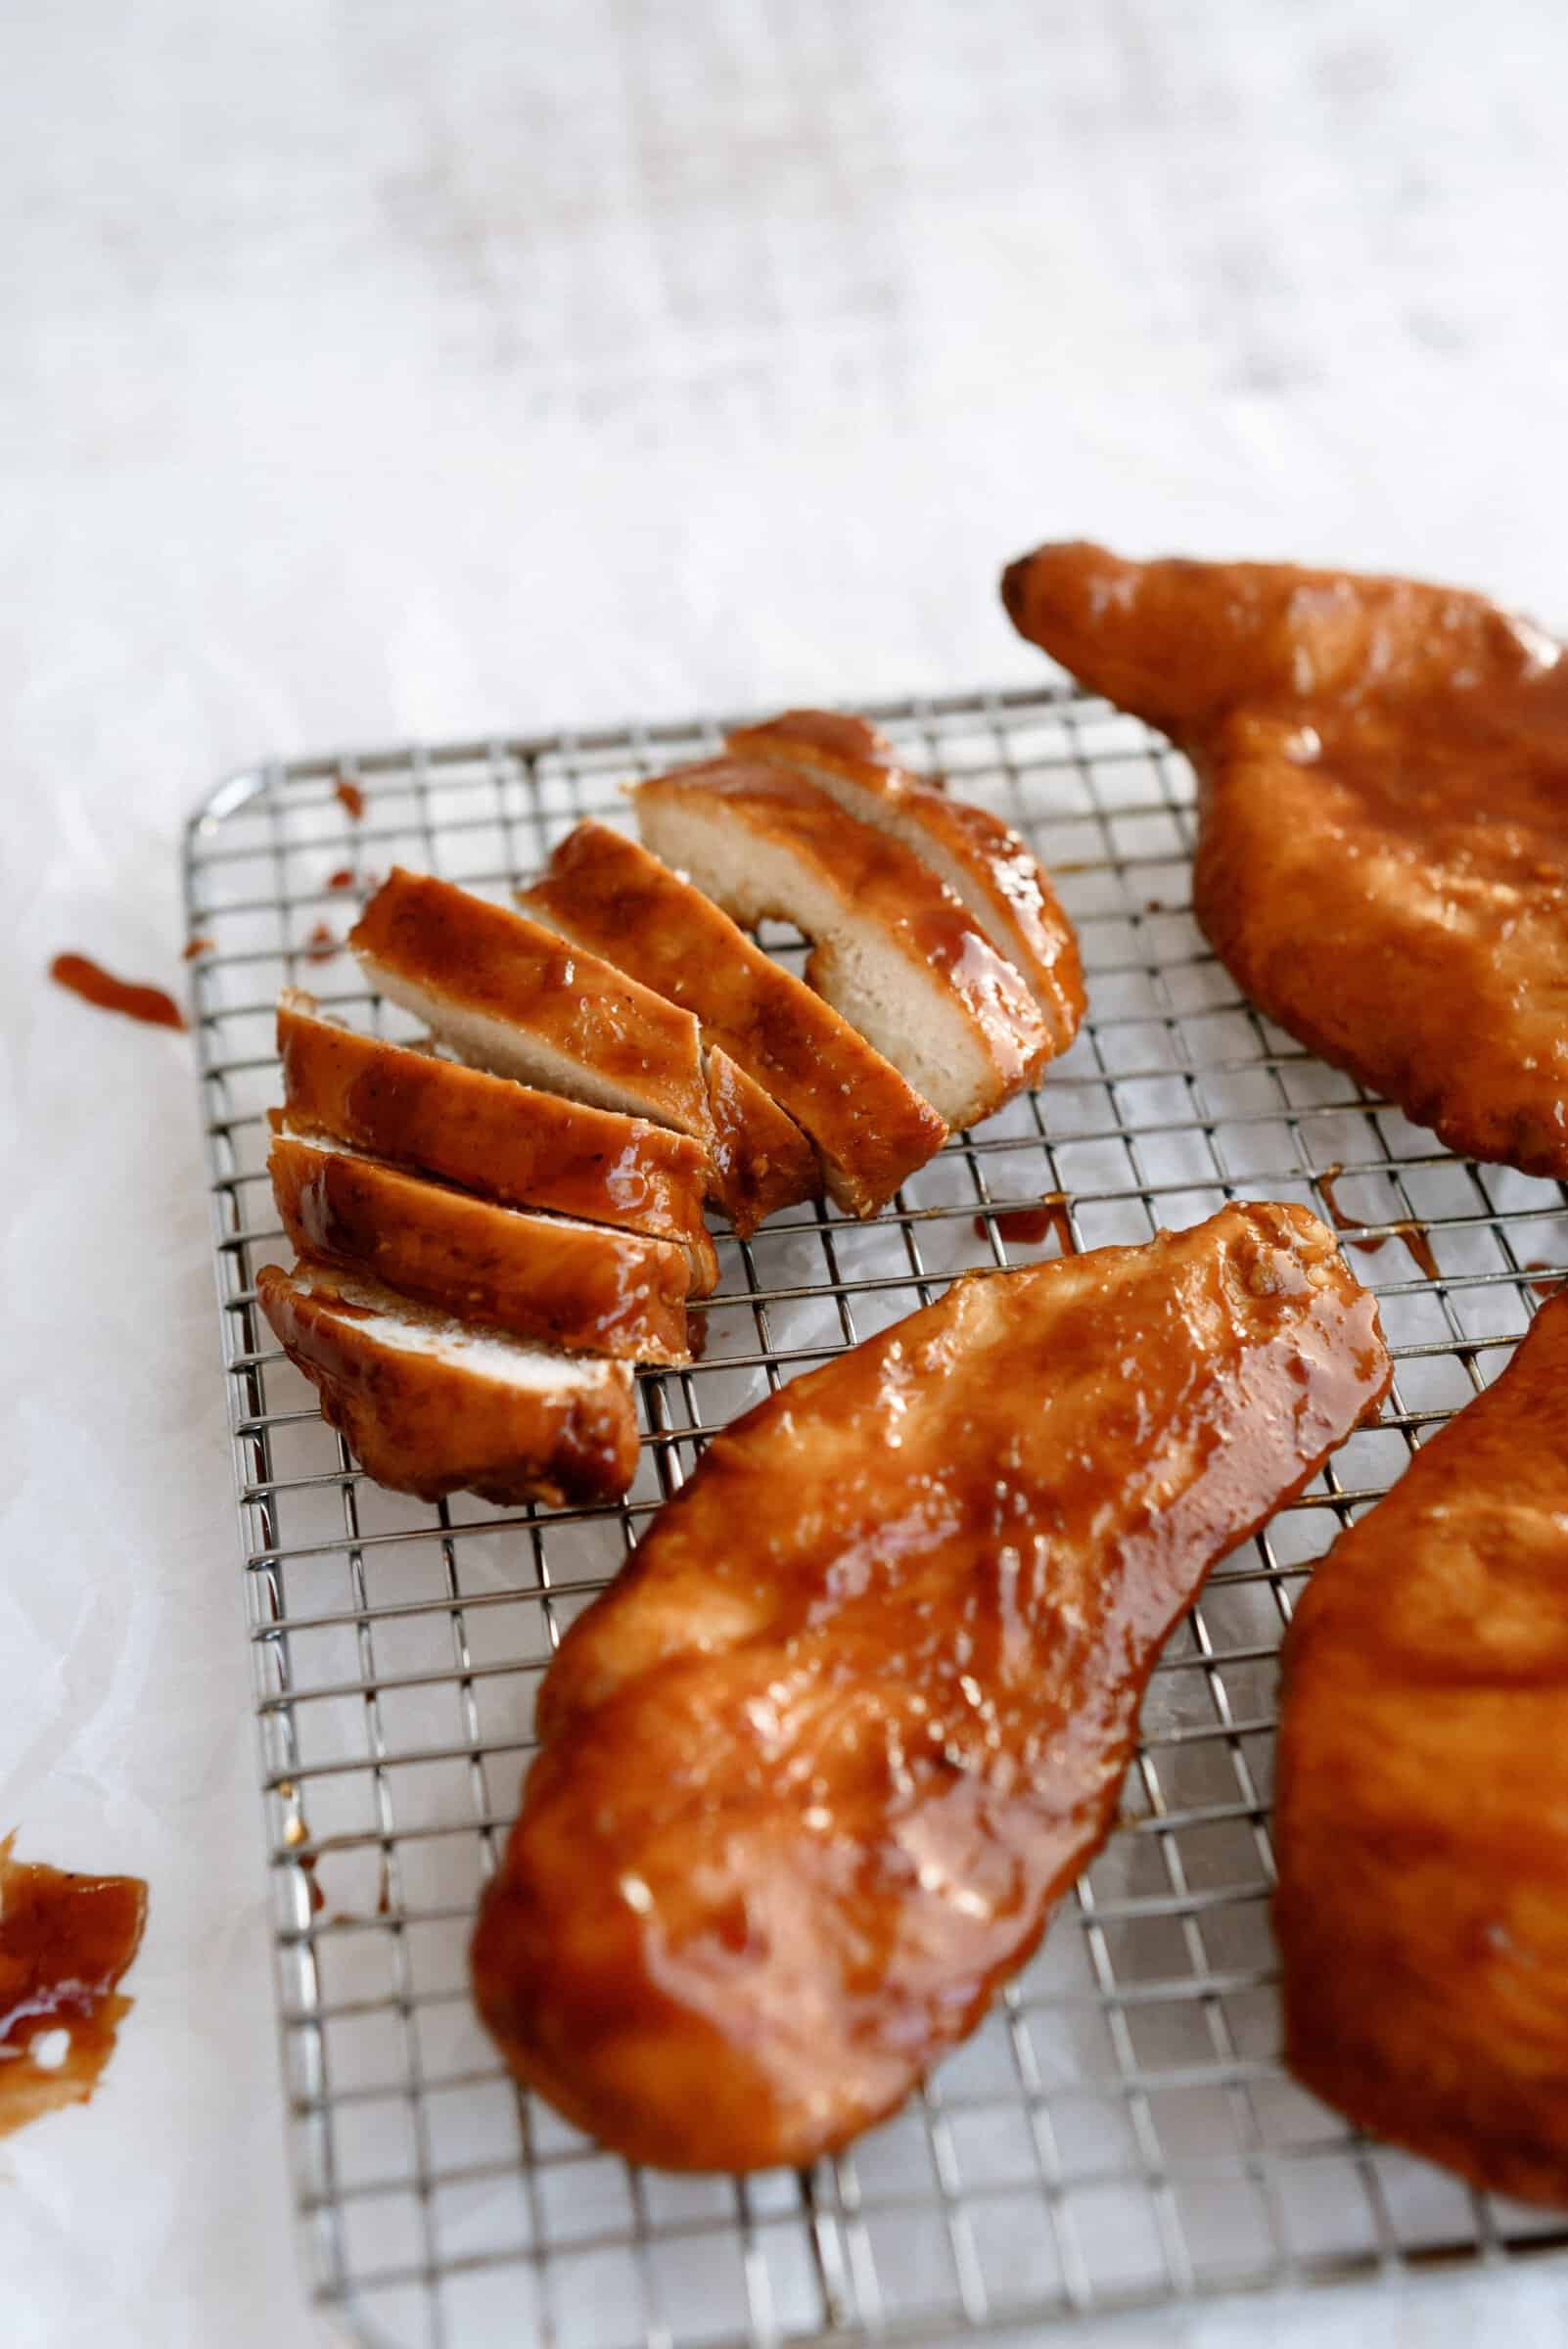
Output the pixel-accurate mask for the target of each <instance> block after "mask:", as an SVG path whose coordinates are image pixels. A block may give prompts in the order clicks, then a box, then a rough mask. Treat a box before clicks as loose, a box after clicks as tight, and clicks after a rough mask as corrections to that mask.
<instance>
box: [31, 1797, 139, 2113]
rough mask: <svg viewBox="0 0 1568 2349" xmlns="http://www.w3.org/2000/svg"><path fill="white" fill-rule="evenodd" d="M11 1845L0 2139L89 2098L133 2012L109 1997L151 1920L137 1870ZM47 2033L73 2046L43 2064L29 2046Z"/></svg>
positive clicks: (125, 2003)
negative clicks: (47, 1856) (86, 1869)
mask: <svg viewBox="0 0 1568 2349" xmlns="http://www.w3.org/2000/svg"><path fill="white" fill-rule="evenodd" d="M14 1841H15V1838H14V1837H13V1836H10V1835H7V1836H6V1837H4V1839H3V1840H0V2137H7V2136H9V2135H10V2133H11V2131H12V2130H13V2129H21V2128H23V2126H24V2125H25V2123H26V2122H28V2121H35V2120H38V2119H39V2118H40V2117H41V2116H42V2115H43V2114H44V2113H46V2112H54V2111H56V2110H57V2109H58V2108H59V2107H60V2106H61V2105H63V2104H81V2103H85V2102H86V2100H87V2098H88V2097H89V2096H91V2095H92V2093H93V2088H94V2086H95V2084H96V2082H97V2080H98V2076H99V2074H100V2073H101V2072H102V2070H103V2068H104V2066H105V2064H106V2063H107V2062H108V2061H109V2058H110V2056H111V2054H112V2053H113V2051H114V2046H115V2032H116V2031H117V2030H118V2028H119V2024H120V2022H121V2020H122V2018H123V2017H124V2016H125V2015H126V2014H127V2013H128V2012H129V2010H130V2005H131V2002H130V2000H129V1999H121V1998H117V1997H116V1996H115V1991H116V1989H117V1987H118V1984H119V1980H120V1976H121V1975H122V1974H123V1973H124V1972H125V1970H126V1968H127V1967H128V1966H129V1964H130V1962H131V1960H132V1958H133V1957H135V1955H136V1952H137V1949H138V1947H139V1945H140V1943H141V1938H142V1927H143V1925H144V1924H145V1923H146V1921H147V1886H146V1885H145V1884H144V1883H143V1882H142V1880H141V1878H140V1877H139V1876H78V1875H72V1874H70V1873H69V1872H68V1871H67V1870H66V1869H64V1868H58V1867H49V1866H46V1865H44V1864H43V1863H42V1862H41V1861H27V1862H23V1861H19V1860H13V1859H12V1857H11V1847H12V1844H13V1842H14ZM53 2031H65V2032H66V2033H68V2035H69V2042H70V2044H69V2048H68V2049H67V2050H66V2054H65V2059H64V2061H62V2062H61V2063H58V2064H54V2065H45V2064H42V2063H40V2062H39V2061H38V2060H37V2059H36V2057H35V2055H34V2052H33V2043H34V2041H35V2040H39V2039H42V2038H43V2037H44V2036H45V2035H46V2034H47V2033H49V2032H53Z"/></svg>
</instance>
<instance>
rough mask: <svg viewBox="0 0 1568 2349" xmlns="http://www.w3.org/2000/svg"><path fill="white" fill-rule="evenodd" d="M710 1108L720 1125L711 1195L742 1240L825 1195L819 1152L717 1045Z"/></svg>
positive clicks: (710, 1063) (710, 1058)
mask: <svg viewBox="0 0 1568 2349" xmlns="http://www.w3.org/2000/svg"><path fill="white" fill-rule="evenodd" d="M707 1062H708V1108H709V1113H710V1115H711V1116H712V1118H713V1121H714V1142H713V1174H712V1178H711V1181H710V1186H709V1196H710V1198H711V1199H712V1200H713V1202H714V1205H715V1207H719V1208H722V1210H723V1212H724V1214H725V1215H726V1216H727V1217H728V1218H729V1221H730V1223H731V1225H732V1227H733V1228H734V1230H735V1232H736V1234H737V1236H738V1237H739V1238H741V1239H743V1240H744V1239H749V1238H750V1236H751V1234H752V1233H753V1232H754V1231H755V1230H756V1229H757V1226H758V1225H759V1223H763V1222H765V1221H766V1220H767V1218H768V1217H769V1216H776V1215H778V1214H779V1213H780V1212H781V1210H782V1209H784V1208H786V1207H799V1206H801V1205H802V1203H803V1202H804V1201H806V1200H807V1199H820V1198H821V1196H822V1170H821V1167H820V1166H819V1165H818V1164H817V1157H816V1153H815V1151H814V1150H813V1149H812V1148H811V1145H810V1143H809V1142H808V1141H807V1138H806V1136H805V1134H804V1133H803V1132H802V1131H801V1129H800V1128H799V1126H797V1125H796V1123H795V1120H794V1119H793V1118H792V1117H789V1116H787V1115H786V1113H785V1112H784V1111H783V1110H782V1109H780V1107H779V1105H778V1103H777V1102H776V1101H775V1100H774V1098H773V1096H772V1094H771V1093H767V1092H764V1091H763V1090H762V1087H761V1085H760V1084H759V1083H758V1082H757V1081H756V1079H755V1078H754V1077H748V1076H747V1074H746V1071H745V1070H744V1069H743V1068H740V1067H738V1066H737V1064H736V1063H735V1062H734V1061H733V1060H731V1059H730V1057H729V1054H728V1053H727V1052H723V1051H720V1050H719V1048H718V1046H717V1045H716V1044H715V1046H714V1048H713V1050H712V1051H711V1052H710V1053H708V1055H707Z"/></svg>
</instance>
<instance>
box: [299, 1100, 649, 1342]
mask: <svg viewBox="0 0 1568 2349" xmlns="http://www.w3.org/2000/svg"><path fill="white" fill-rule="evenodd" d="M267 1171H268V1173H269V1174H271V1176H272V1191H273V1196H274V1198H275V1199H276V1200H277V1203H278V1213H279V1215H280V1216H281V1217H282V1219H283V1227H284V1229H285V1231H287V1233H288V1235H289V1238H290V1240H291V1241H292V1242H293V1244H294V1247H295V1250H296V1252H297V1254H299V1255H300V1256H309V1257H313V1258H317V1259H319V1260H321V1261H322V1262H324V1263H327V1264H333V1265H337V1266H340V1267H343V1268H344V1269H346V1270H347V1271H350V1272H359V1273H363V1274H365V1275H367V1276H368V1277H370V1278H372V1279H375V1280H380V1281H384V1282H385V1283H386V1285H387V1286H388V1288H392V1289H397V1290H399V1291H400V1292H401V1293H402V1294H403V1295H404V1296H408V1297H413V1298H417V1299H418V1301H419V1302H420V1303H421V1304H422V1305H428V1306H433V1307H435V1308H437V1309H438V1311H440V1312H443V1313H455V1314H460V1315H461V1316H462V1317H463V1318H464V1319H465V1320H468V1321H471V1322H472V1323H473V1324H474V1325H475V1326H476V1327H477V1328H481V1329H501V1330H505V1331H507V1332H508V1334H509V1335H510V1336H512V1337H515V1338H524V1339H527V1340H529V1341H530V1343H532V1344H534V1345H539V1346H548V1347H558V1348H560V1349H561V1350H562V1351H564V1352H566V1353H568V1354H608V1355H615V1356H617V1357H621V1358H624V1359H626V1360H629V1361H639V1362H685V1361H689V1360H690V1359H691V1354H690V1342H689V1339H688V1335H687V1328H686V1297H687V1284H688V1282H689V1280H690V1277H691V1275H690V1268H689V1267H688V1264H687V1260H686V1255H685V1251H684V1250H683V1249H680V1248H677V1247H675V1246H674V1245H673V1243H672V1242H670V1241H669V1240H650V1239H646V1238H645V1237H644V1236H643V1235H642V1233H640V1232H633V1231H612V1230H610V1229H609V1228H608V1227H607V1226H606V1225H604V1224H602V1223H577V1222H573V1221H569V1220H568V1219H567V1218H566V1217H564V1216H532V1215H526V1214H524V1213H522V1212H521V1211H520V1210H519V1209H517V1208H511V1207H492V1206H491V1205H490V1204H489V1202H488V1201H487V1200H484V1199H476V1198H474V1197H472V1196H471V1194H470V1193H468V1192H467V1191H458V1190H453V1189H451V1188H449V1187H448V1185H446V1184H445V1183H438V1182H427V1181H424V1180H422V1179H421V1178H420V1177H419V1176H418V1175H415V1174H404V1173H403V1172H402V1171H401V1169H399V1168H397V1167H391V1166H388V1165H387V1164H386V1163H385V1161H383V1160H381V1159H377V1158H362V1157H360V1156H359V1155H358V1154H357V1153H356V1152H354V1151H351V1150H346V1149H345V1148H343V1147H342V1145H341V1144H339V1143H336V1142H326V1141H305V1140H303V1139H301V1138H300V1137H298V1136H296V1135H293V1134H288V1133H278V1134H275V1135H274V1138H273V1143H272V1148H271V1151H270V1152H269V1154H268V1157H267Z"/></svg>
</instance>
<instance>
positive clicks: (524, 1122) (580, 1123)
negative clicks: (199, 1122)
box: [277, 988, 718, 1296]
mask: <svg viewBox="0 0 1568 2349" xmlns="http://www.w3.org/2000/svg"><path fill="white" fill-rule="evenodd" d="M277 1033H278V1057H279V1059H280V1060H281V1061H282V1063H283V1087H284V1104H285V1112H286V1128H287V1130H289V1131H291V1132H296V1133H304V1134H310V1133H322V1134H329V1135H331V1136H332V1137H333V1138H334V1139H336V1140H338V1141H340V1142H348V1143H351V1144H352V1145H353V1146H354V1147H355V1148H356V1149H360V1150H368V1151H370V1152H371V1153H373V1154H374V1155H375V1156H376V1157H378V1158H384V1159H391V1160H392V1161H394V1162H395V1163H396V1164H397V1165H399V1166H407V1167H416V1168H418V1169H420V1170H421V1171H422V1172H423V1173H425V1174H438V1175H440V1176H442V1177H443V1178H444V1179H445V1180H446V1181H448V1182H455V1183H458V1184H460V1185H461V1186H462V1188H463V1189H464V1190H470V1191H475V1192H477V1193H479V1195H480V1196H481V1197H482V1198H488V1199H495V1200H499V1201H500V1202H501V1204H502V1205H503V1206H507V1207H532V1208H545V1209H548V1210H549V1211H551V1212H552V1213H553V1214H556V1215H563V1216H574V1217H577V1218H580V1219H581V1220H582V1221H586V1222H590V1223H608V1224H614V1225H615V1226H617V1227H618V1228H619V1229H621V1230H623V1231H640V1232H642V1233H644V1234H645V1235H646V1236H647V1237H649V1238H650V1239H662V1240H674V1241H676V1242H678V1244H679V1245H680V1246H681V1247H682V1248H684V1249H685V1251H686V1255H687V1260H688V1263H689V1265H690V1267H691V1284H692V1293H693V1295H694V1296H704V1295H706V1294H707V1293H708V1292H709V1291H710V1290H711V1289H712V1288H713V1287H714V1285H715V1282H716V1280H717V1278H718V1260H717V1257H716V1256H715V1251H714V1243H713V1240H712V1238H711V1236H710V1234H709V1231H708V1227H707V1225H706V1223H705V1222H704V1221H703V1193H704V1189H705V1186H706V1184H707V1181H708V1177H709V1160H708V1155H707V1153H706V1152H705V1150H704V1149H703V1146H702V1144H701V1143H700V1142H697V1141H694V1140H693V1139H692V1137H691V1136H690V1135H689V1134H684V1133H674V1132H672V1131H671V1130H670V1129H669V1127H667V1126H654V1125H651V1124H650V1123H649V1122H648V1120H647V1119H646V1118H626V1117H623V1116H621V1115H619V1114H618V1113H617V1112H616V1111H614V1110H608V1109H594V1108H591V1107H589V1106H587V1105H586V1104H585V1103H583V1102H580V1101H567V1100H564V1099H563V1098H562V1097H561V1095H560V1094H559V1093H543V1092H539V1091H538V1090H537V1089H536V1088H535V1087H534V1086H532V1085H526V1084H520V1083H518V1082H515V1080H513V1079H512V1078H509V1077H490V1076H486V1075H484V1073H483V1072H482V1071H480V1070H478V1069H471V1068H469V1067H467V1066H466V1065H464V1064H463V1063H461V1062H458V1061H450V1060H442V1059H440V1058H438V1056H437V1055H436V1054H435V1053H433V1052H429V1051H419V1050H415V1049H412V1048H410V1047H408V1046H406V1045H403V1044H390V1043H385V1042H383V1041H382V1039H381V1038H380V1037H379V1036H361V1035H359V1034H357V1033H356V1032H355V1031H354V1030H353V1029H351V1028H345V1027H343V1026H342V1025H341V1024H340V1023H339V1022H338V1021H336V1020H329V1019H324V1018H323V1017H322V1016H321V1014H320V1012H319V1010H318V1008H317V1005H316V1002H315V999H314V997H313V996H311V995H308V994H305V993H303V992H302V991H301V990H298V989H292V988H291V989H285V990H284V992H283V994H282V996H281V997H280V999H279V1003H278V1032H277Z"/></svg>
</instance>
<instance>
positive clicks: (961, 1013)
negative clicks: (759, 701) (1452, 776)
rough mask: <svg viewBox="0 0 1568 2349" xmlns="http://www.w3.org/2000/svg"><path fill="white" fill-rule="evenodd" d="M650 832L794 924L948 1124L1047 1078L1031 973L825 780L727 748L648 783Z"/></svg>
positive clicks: (877, 1042) (842, 995)
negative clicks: (833, 794) (1042, 1075)
mask: <svg viewBox="0 0 1568 2349" xmlns="http://www.w3.org/2000/svg"><path fill="white" fill-rule="evenodd" d="M632 797H633V800H634V804H635V806H636V811H637V824H638V828H639V829H640V831H641V833H642V836H643V839H644V841H645V842H646V844H647V845H648V847H649V848H650V849H652V850H653V852H654V853H655V854H656V855H658V856H661V857H663V859H664V861H665V862H666V864H671V865H675V866H678V867H679V869H680V870H681V871H682V872H684V873H687V874H689V875H690V877H691V879H692V880H693V881H694V882H695V883H696V884H697V886H698V888H699V889H704V890H706V891H707V892H708V895H709V896H710V897H711V898H715V899H716V900H717V902H718V903H719V904H720V905H722V906H723V908H724V910H725V912H726V913H729V914H731V915H733V916H734V918H735V920H736V921H738V922H743V923H745V924H746V925H748V927H750V926H753V925H755V924H756V923H757V922H759V921H761V920H762V919H764V918H765V917H767V916H774V917H776V918H778V919H780V920H782V921H790V922H794V923H795V924H796V925H797V926H798V927H799V928H800V929H802V930H804V931H805V933H806V935H807V938H809V939H810V940H811V941H812V942H813V945H814V949H815V950H814V952H813V953H812V955H811V958H810V960H809V962H808V963H807V966H806V975H807V979H808V980H809V982H810V984H811V985H812V986H813V987H814V988H815V989H816V990H817V991H818V992H819V993H820V994H822V995H824V996H826V998H827V1000H828V1002H829V1003H831V1004H832V1005H833V1008H834V1009H835V1010H836V1011H839V1012H842V1013H843V1015H844V1017H845V1019H847V1020H848V1021H849V1022H850V1025H851V1026H852V1027H853V1028H858V1029H859V1031H860V1033H861V1035H862V1036H864V1037H865V1038H866V1040H867V1042H869V1043H870V1044H872V1045H874V1046H875V1048H876V1049H877V1051H879V1052H880V1053H881V1054H882V1055H883V1057H884V1059H887V1060H891V1061H892V1063H893V1065H894V1067H895V1068H896V1069H898V1070H899V1071H900V1072H901V1074H902V1075H903V1076H904V1077H905V1078H907V1080H908V1082H909V1083H910V1084H911V1085H913V1087H914V1089H915V1091H916V1092H917V1093H919V1094H921V1095H923V1096H924V1098H925V1099H926V1100H927V1101H929V1102H930V1103H931V1105H932V1107H933V1108H934V1109H935V1110H936V1111H937V1113H938V1115H939V1116H940V1117H942V1118H943V1119H944V1120H945V1122H946V1124H947V1125H949V1126H971V1125H975V1124H977V1123H978V1122H979V1121H980V1119H982V1118H985V1117H989V1116H990V1115H991V1113H992V1110H995V1109H999V1108H1000V1107H1001V1106H1002V1104H1003V1102H1005V1101H1009V1100H1011V1098H1012V1097H1013V1095H1014V1094H1015V1093H1017V1092H1019V1091H1020V1090H1021V1089H1022V1088H1023V1087H1024V1086H1025V1085H1026V1084H1029V1083H1031V1082H1033V1080H1034V1079H1035V1077H1036V1076H1037V1075H1038V1072H1039V1069H1040V1067H1041V1066H1042V1064H1043V1062H1044V1061H1045V1059H1046V1057H1047V1055H1048V1052H1049V1039H1048V1037H1047V1036H1046V1031H1045V1024H1044V1022H1043V1020H1042V1019H1041V1017H1040V1015H1039V1012H1038V1009H1037V1008H1036V1004H1035V999H1034V996H1033V995H1032V994H1031V993H1030V991H1029V989H1028V988H1027V987H1026V986H1025V984H1024V981H1023V979H1022V978H1021V977H1020V975H1019V973H1018V972H1017V971H1016V970H1015V969H1014V967H1013V965H1012V964H1011V963H1010V962H1008V961H1007V960H1006V959H1005V958H1004V957H1003V956H1002V955H1000V954H998V953H997V951H996V949H995V947H994V946H993V945H992V943H991V941H990V939H989V938H987V936H986V934H985V932H984V931H983V930H982V929H981V928H980V927H979V925H978V924H977V923H976V922H975V921H974V920H973V919H972V917H971V916H970V915H969V914H968V913H967V912H966V911H965V910H964V907H963V906H962V905H961V904H960V903H959V901H958V899H957V898H956V897H954V895H953V893H952V891H951V890H950V889H948V888H946V887H945V885H944V883H942V882H941V881H939V880H938V878H937V876H936V875H935V874H934V873H933V872H932V871H931V870H930V868H929V867H928V866H926V865H925V864H923V863H922V862H921V861H920V859H919V857H918V856H916V855H914V854H913V853H912V852H911V851H910V850H908V849H906V848H904V847H903V845H902V843H901V842H899V841H897V840H891V839H889V838H888V836H887V835H886V834H885V833H882V832H878V831H876V830H874V829H873V828H872V826H871V825H870V824H866V823H861V822H860V821H858V820H857V819H856V818H855V817H854V816H851V815H846V814H845V812H844V810H843V808H842V807H841V806H839V805H838V804H837V802H836V801H834V800H832V799H830V798H829V797H828V795H827V793H826V792H825V791H823V790H822V789H821V788H820V787H819V786H818V785H817V784H815V783H812V782H808V781H807V779H806V777H805V776H803V775H798V774H793V773H791V772H789V771H788V770H787V769H786V768H784V767H782V766H777V765H767V764H765V763H764V762H762V761H761V760H755V761H746V760H737V759H717V760H710V761H709V762H708V763H706V764H705V765H701V766H690V767H682V768H679V769H677V770H676V771H675V772H674V773H672V774H668V775H656V776H654V777H653V778H652V780H651V781H649V782H646V783H639V784H638V785H637V786H636V788H635V790H634V792H633V795H632Z"/></svg>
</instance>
